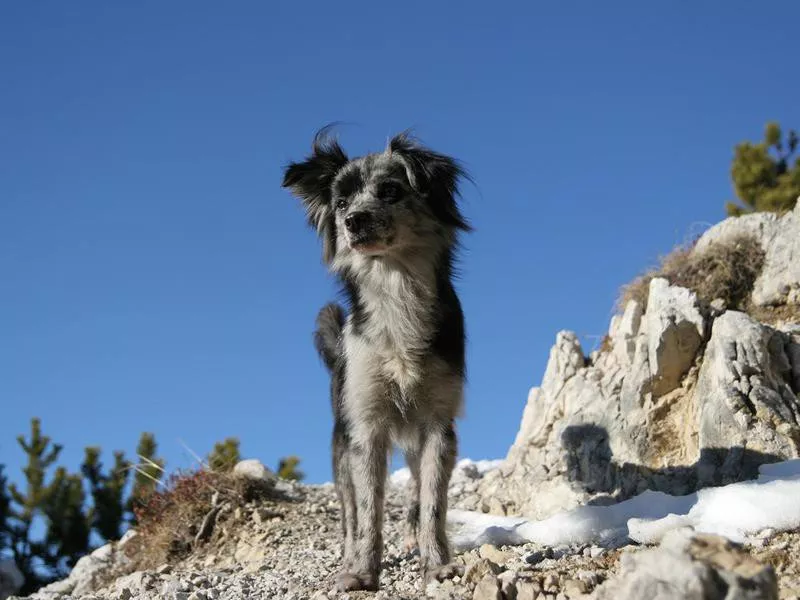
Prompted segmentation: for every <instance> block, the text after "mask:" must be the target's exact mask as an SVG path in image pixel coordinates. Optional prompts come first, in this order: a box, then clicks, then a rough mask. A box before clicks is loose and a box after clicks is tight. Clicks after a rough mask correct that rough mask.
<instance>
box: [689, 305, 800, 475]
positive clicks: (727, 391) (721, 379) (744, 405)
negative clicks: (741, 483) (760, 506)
mask: <svg viewBox="0 0 800 600" xmlns="http://www.w3.org/2000/svg"><path fill="white" fill-rule="evenodd" d="M796 358H797V357H796V356H795V351H794V344H793V341H792V340H791V338H789V337H788V336H786V335H785V334H783V333H781V332H779V331H777V330H775V329H773V328H771V327H767V326H766V325H762V324H760V323H757V322H756V321H754V320H753V319H752V318H750V317H749V316H747V315H746V314H744V313H740V312H735V311H728V312H726V313H725V314H723V315H722V316H720V317H719V318H717V319H716V320H715V321H714V325H713V328H712V333H711V339H710V340H709V342H708V346H707V348H706V352H705V356H704V359H703V366H702V368H701V369H700V376H699V379H698V382H697V392H696V396H697V399H698V402H697V406H698V418H699V428H698V434H699V444H700V447H701V448H703V449H705V450H706V456H707V457H708V458H707V459H706V461H705V463H706V464H703V465H701V472H700V473H699V475H700V479H701V483H702V482H706V481H708V482H716V481H719V480H720V477H713V476H712V475H713V473H714V472H717V473H718V474H719V475H720V476H721V478H722V480H723V481H732V480H736V479H741V478H743V477H750V476H754V475H755V467H757V466H758V464H761V463H763V462H774V461H776V460H781V459H783V458H792V457H795V456H797V452H798V443H799V442H800V426H798V424H799V423H800V400H799V399H798V397H797V395H796V393H795V392H794V390H793V389H792V387H791V382H792V380H793V366H792V362H791V360H796ZM712 454H716V455H718V458H715V457H712V456H711V455H712Z"/></svg>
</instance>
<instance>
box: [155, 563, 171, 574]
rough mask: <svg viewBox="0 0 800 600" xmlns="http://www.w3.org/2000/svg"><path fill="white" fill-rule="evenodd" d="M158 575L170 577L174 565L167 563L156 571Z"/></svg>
mask: <svg viewBox="0 0 800 600" xmlns="http://www.w3.org/2000/svg"><path fill="white" fill-rule="evenodd" d="M156 573H158V574H159V575H168V574H169V573H172V565H168V564H166V563H165V564H163V565H161V566H160V567H158V568H157V569H156Z"/></svg>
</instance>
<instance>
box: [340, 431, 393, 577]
mask: <svg viewBox="0 0 800 600" xmlns="http://www.w3.org/2000/svg"><path fill="white" fill-rule="evenodd" d="M387 454H388V439H387V437H386V435H385V434H383V433H378V432H374V434H373V435H372V436H370V437H369V439H366V440H363V441H361V440H359V441H358V442H355V441H352V440H351V442H350V444H349V452H348V457H349V459H350V475H351V477H352V481H353V487H354V490H355V501H356V507H357V514H358V519H357V529H356V535H355V556H354V560H353V564H352V566H351V567H350V568H349V569H348V568H346V569H345V571H343V572H342V573H340V574H339V576H338V577H337V582H336V586H337V588H338V589H339V591H354V590H370V591H375V590H377V589H378V577H379V574H380V566H381V554H382V550H383V535H382V529H383V498H384V489H385V486H386V468H387V462H388V455H387Z"/></svg>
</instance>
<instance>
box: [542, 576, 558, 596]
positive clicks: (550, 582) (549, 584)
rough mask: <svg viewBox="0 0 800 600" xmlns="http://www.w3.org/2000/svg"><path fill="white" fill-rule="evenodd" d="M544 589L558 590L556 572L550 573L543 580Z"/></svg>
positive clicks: (547, 590) (549, 590)
mask: <svg viewBox="0 0 800 600" xmlns="http://www.w3.org/2000/svg"><path fill="white" fill-rule="evenodd" d="M542 589H544V591H545V592H555V591H557V590H558V576H557V575H555V574H554V573H548V574H547V575H545V576H544V579H543V580H542Z"/></svg>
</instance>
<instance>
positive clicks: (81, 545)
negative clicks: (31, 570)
mask: <svg viewBox="0 0 800 600" xmlns="http://www.w3.org/2000/svg"><path fill="white" fill-rule="evenodd" d="M85 506H86V494H85V492H84V489H83V478H82V477H81V476H80V475H75V474H70V473H67V470H66V469H65V468H64V467H58V469H56V472H55V475H54V477H53V482H52V483H51V485H50V492H49V494H48V496H47V500H46V502H45V503H44V506H43V513H44V516H45V517H46V519H47V533H46V536H45V547H44V548H43V551H42V552H41V559H42V560H43V561H44V563H45V564H46V565H47V567H48V568H49V569H50V570H51V572H52V573H53V574H55V575H56V576H57V577H58V578H61V577H66V576H67V575H68V574H69V570H70V569H71V568H72V567H73V566H75V563H76V562H77V561H78V559H79V558H80V557H81V556H83V555H84V554H86V553H87V552H88V551H89V534H90V532H91V519H90V517H89V515H87V512H86V508H85Z"/></svg>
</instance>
